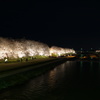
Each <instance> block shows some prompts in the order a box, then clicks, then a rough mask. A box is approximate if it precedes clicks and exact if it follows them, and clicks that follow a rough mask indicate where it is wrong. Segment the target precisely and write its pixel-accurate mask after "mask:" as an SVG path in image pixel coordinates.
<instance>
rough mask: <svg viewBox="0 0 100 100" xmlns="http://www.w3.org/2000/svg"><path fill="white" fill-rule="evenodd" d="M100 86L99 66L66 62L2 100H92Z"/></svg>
mask: <svg viewBox="0 0 100 100" xmlns="http://www.w3.org/2000/svg"><path fill="white" fill-rule="evenodd" d="M99 84H100V62H93V61H91V62H84V61H80V62H77V61H67V62H65V63H63V64H61V65H59V66H57V67H55V68H54V69H52V70H50V71H49V72H47V73H45V74H44V75H41V76H39V77H37V78H34V79H32V80H30V81H29V82H27V83H26V84H23V85H21V86H17V87H14V88H12V89H9V90H7V91H4V92H2V93H1V94H0V98H2V99H3V100H42V99H43V100H66V99H68V98H72V99H74V98H75V97H76V98H77V99H80V98H81V96H83V95H84V96H83V98H84V99H85V98H92V97H91V94H93V93H94V92H93V91H94V90H95V93H96V94H95V93H94V95H95V96H97V92H98V91H99V89H97V88H98V86H99ZM89 93H90V94H89ZM89 96H90V97H89ZM81 99H82V98H81ZM84 99H82V100H84ZM70 100H71V99H70Z"/></svg>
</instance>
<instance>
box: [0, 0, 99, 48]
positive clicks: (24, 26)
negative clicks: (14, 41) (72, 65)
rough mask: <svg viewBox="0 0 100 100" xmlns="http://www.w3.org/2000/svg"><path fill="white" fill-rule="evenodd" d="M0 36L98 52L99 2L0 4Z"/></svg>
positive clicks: (13, 2)
mask: <svg viewBox="0 0 100 100" xmlns="http://www.w3.org/2000/svg"><path fill="white" fill-rule="evenodd" d="M0 36H1V37H11V38H26V39H31V40H36V41H40V42H43V43H46V44H48V45H49V46H52V45H55V46H60V47H66V48H67V47H68V48H74V49H80V48H83V49H90V48H94V49H98V48H100V2H91V1H88V2H87V1H81V2H73V1H71V2H64V1H56V2H39V1H37V2H22V3H21V2H17V1H4V2H2V1H0Z"/></svg>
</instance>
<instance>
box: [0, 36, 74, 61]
mask: <svg viewBox="0 0 100 100" xmlns="http://www.w3.org/2000/svg"><path fill="white" fill-rule="evenodd" d="M74 53H75V51H74V50H73V49H69V48H61V47H57V46H52V47H51V48H49V46H48V45H46V44H44V43H40V42H36V41H32V40H25V39H24V40H23V39H22V40H13V39H7V38H2V37H0V59H6V58H23V57H33V56H37V55H40V56H52V54H55V55H56V56H62V55H65V54H74Z"/></svg>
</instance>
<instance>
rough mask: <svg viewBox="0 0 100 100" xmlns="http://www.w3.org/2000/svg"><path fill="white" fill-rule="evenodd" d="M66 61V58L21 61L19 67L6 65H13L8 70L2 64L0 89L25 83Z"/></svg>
mask: <svg viewBox="0 0 100 100" xmlns="http://www.w3.org/2000/svg"><path fill="white" fill-rule="evenodd" d="M65 61H66V58H56V59H54V58H53V59H52V58H49V59H45V60H44V59H41V60H37V61H36V60H35V61H33V62H23V63H19V64H18V65H16V66H17V67H14V68H12V66H13V65H14V64H11V63H10V64H7V65H5V66H8V65H9V66H10V65H11V67H9V66H8V67H9V68H8V69H7V70H6V69H3V68H2V67H1V66H0V67H1V69H2V70H1V72H0V77H1V78H0V90H1V89H5V88H7V87H10V86H15V85H18V84H23V83H24V82H25V81H27V80H29V79H31V78H33V77H36V76H38V75H41V74H43V73H45V72H47V71H48V70H50V69H52V68H54V67H55V66H57V65H59V64H61V63H63V62H65ZM19 66H20V67H19Z"/></svg>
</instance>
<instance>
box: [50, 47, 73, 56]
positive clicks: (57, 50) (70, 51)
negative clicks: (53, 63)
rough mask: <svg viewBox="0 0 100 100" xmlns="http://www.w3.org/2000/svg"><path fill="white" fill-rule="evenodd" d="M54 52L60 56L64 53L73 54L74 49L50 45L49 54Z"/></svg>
mask: <svg viewBox="0 0 100 100" xmlns="http://www.w3.org/2000/svg"><path fill="white" fill-rule="evenodd" d="M52 54H55V55H57V56H62V55H65V54H75V50H73V49H69V48H61V47H57V46H52V47H51V48H50V55H51V56H52Z"/></svg>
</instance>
